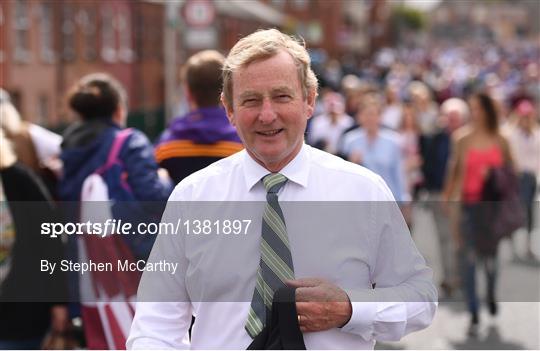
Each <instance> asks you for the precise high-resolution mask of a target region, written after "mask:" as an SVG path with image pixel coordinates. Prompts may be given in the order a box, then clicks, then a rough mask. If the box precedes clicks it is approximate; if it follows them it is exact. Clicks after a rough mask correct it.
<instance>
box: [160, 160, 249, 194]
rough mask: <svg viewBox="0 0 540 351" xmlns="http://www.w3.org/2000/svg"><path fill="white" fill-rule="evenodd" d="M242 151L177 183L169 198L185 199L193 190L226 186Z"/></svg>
mask: <svg viewBox="0 0 540 351" xmlns="http://www.w3.org/2000/svg"><path fill="white" fill-rule="evenodd" d="M243 153H244V151H240V152H237V153H235V154H233V155H231V156H228V157H225V158H222V159H221V160H218V161H216V162H214V163H212V164H210V165H208V166H207V167H205V168H203V169H201V170H198V171H196V172H194V173H192V174H190V175H189V176H187V177H186V178H184V179H183V180H182V181H181V182H180V183H178V184H177V185H176V187H175V189H174V191H173V194H172V195H171V198H174V199H178V198H179V197H182V198H183V199H186V198H185V195H187V194H192V190H193V189H195V188H199V189H204V188H210V189H211V188H212V187H214V186H220V184H227V181H228V179H229V178H231V177H234V176H235V175H237V174H236V172H237V171H238V170H239V166H240V164H241V160H242V158H243Z"/></svg>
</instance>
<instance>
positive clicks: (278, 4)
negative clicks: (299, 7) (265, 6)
mask: <svg viewBox="0 0 540 351" xmlns="http://www.w3.org/2000/svg"><path fill="white" fill-rule="evenodd" d="M272 5H273V6H274V7H275V8H277V9H279V10H283V8H285V0H272Z"/></svg>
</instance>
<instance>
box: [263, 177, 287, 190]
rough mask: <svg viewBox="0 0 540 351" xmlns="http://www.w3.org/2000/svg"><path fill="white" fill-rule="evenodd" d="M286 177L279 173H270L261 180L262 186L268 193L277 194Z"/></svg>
mask: <svg viewBox="0 0 540 351" xmlns="http://www.w3.org/2000/svg"><path fill="white" fill-rule="evenodd" d="M286 181H287V177H285V176H284V175H283V174H281V173H270V174H268V175H266V176H265V177H264V178H263V184H264V187H265V188H266V191H267V192H268V193H274V194H275V193H277V192H278V191H279V189H281V187H282V186H283V185H284V184H285V182H286Z"/></svg>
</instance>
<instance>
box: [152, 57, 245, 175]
mask: <svg viewBox="0 0 540 351" xmlns="http://www.w3.org/2000/svg"><path fill="white" fill-rule="evenodd" d="M223 61H224V57H223V55H221V54H220V53H219V52H217V51H214V50H205V51H201V52H199V53H197V54H195V55H193V56H191V57H190V58H189V59H188V61H187V63H186V66H185V67H184V70H183V80H184V83H185V91H186V95H187V100H188V102H189V107H190V112H189V113H187V114H186V115H184V116H180V117H177V118H175V119H173V120H172V121H171V123H170V124H169V126H168V128H167V129H166V130H165V131H164V132H163V133H162V135H161V136H160V138H159V140H158V142H157V145H156V149H155V154H156V159H157V161H158V163H159V165H160V166H161V167H163V168H165V169H166V170H167V171H168V172H169V175H170V176H171V178H172V179H173V181H174V182H175V183H179V182H180V181H181V180H182V179H184V178H185V177H187V176H188V175H190V174H191V173H193V172H195V171H198V170H199V169H202V168H204V167H206V166H208V165H210V164H211V163H213V162H215V161H217V160H219V159H221V158H223V157H227V156H229V155H232V154H234V153H236V152H237V151H240V150H242V149H243V146H242V142H241V141H240V139H239V138H238V135H237V134H236V129H235V128H234V127H233V126H232V125H231V124H230V123H229V120H228V119H227V115H226V114H225V109H224V108H223V107H222V106H221V105H220V94H221V87H222V82H223V79H222V77H221V70H222V67H223Z"/></svg>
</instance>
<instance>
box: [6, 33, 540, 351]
mask: <svg viewBox="0 0 540 351" xmlns="http://www.w3.org/2000/svg"><path fill="white" fill-rule="evenodd" d="M431 44H432V45H428V46H426V47H429V49H426V48H396V49H390V48H387V49H383V50H381V51H379V52H378V53H376V54H375V55H374V57H373V60H372V61H370V62H364V63H360V64H352V63H351V61H350V60H344V61H343V63H339V62H337V61H335V60H334V61H331V62H329V63H328V64H326V65H325V64H324V63H320V65H319V66H318V70H317V69H316V73H318V78H319V81H320V83H321V84H320V86H321V87H320V91H319V98H318V100H317V103H316V107H315V113H314V116H313V117H312V118H311V119H310V120H309V122H308V127H307V130H306V134H305V136H306V138H305V139H306V142H307V143H309V144H311V145H312V146H314V147H316V148H319V149H322V150H324V151H326V152H328V153H331V154H334V155H337V156H340V157H342V158H344V159H346V160H348V161H350V162H353V163H357V164H360V165H362V166H364V167H366V168H368V169H370V170H372V171H374V172H375V173H377V174H378V175H380V176H381V177H382V178H383V179H384V181H385V182H386V184H387V185H388V187H389V188H390V190H391V192H392V194H393V196H394V198H395V199H396V200H397V201H398V203H399V205H400V207H401V210H402V213H403V216H404V218H405V220H406V223H407V224H408V225H409V227H410V228H414V222H413V216H412V213H413V206H414V203H415V201H417V200H422V201H429V202H430V206H429V207H428V208H429V210H430V211H431V212H432V213H433V216H434V218H435V223H436V229H437V230H436V231H437V234H438V237H439V243H440V248H441V255H442V257H441V261H442V267H443V280H442V281H441V282H440V284H441V288H442V289H441V292H443V293H446V294H452V293H455V291H456V290H459V288H460V286H462V287H463V292H464V297H465V300H466V302H467V306H468V309H469V311H470V314H471V327H470V333H471V334H472V335H474V334H475V333H476V332H477V329H478V324H479V317H478V316H479V314H478V309H479V302H478V298H477V293H476V290H475V279H476V278H475V275H476V265H478V264H482V265H483V266H484V268H485V272H486V275H487V278H488V296H487V302H488V306H489V311H490V313H492V314H496V313H497V303H496V302H497V300H496V283H497V246H498V243H499V241H500V239H501V237H500V236H497V235H492V234H491V233H490V228H489V226H487V225H486V223H485V220H483V218H484V217H482V213H481V211H482V208H481V207H482V206H481V204H482V203H483V201H485V199H486V194H485V193H486V189H485V182H486V179H487V178H488V175H489V174H490V169H493V168H502V167H505V166H508V168H509V169H511V171H512V172H513V171H515V175H516V176H517V179H518V186H519V187H518V188H517V189H518V191H519V196H520V199H521V202H522V204H523V205H524V208H525V214H526V222H525V223H524V224H523V225H524V226H525V228H526V230H527V233H528V247H527V253H526V254H527V256H528V257H529V258H530V259H536V257H535V253H534V252H533V250H532V242H531V233H532V232H533V229H534V228H533V227H534V220H533V212H534V210H533V208H534V201H535V198H536V196H537V184H538V181H539V179H540V157H539V154H540V127H539V118H538V104H539V102H540V100H539V98H540V84H539V70H540V67H539V65H538V62H540V46H539V45H538V43H536V44H533V43H531V42H527V41H519V42H511V43H506V44H497V45H495V44H485V43H477V42H474V41H469V42H465V43H461V44H460V45H456V44H455V43H454V44H450V43H445V42H433V43H431ZM223 61H224V58H223V56H222V55H221V54H220V53H218V52H215V51H204V52H201V53H199V54H196V55H194V56H193V57H191V58H190V59H189V60H188V61H187V64H186V66H185V68H184V71H183V81H184V84H185V89H184V91H185V92H186V96H187V101H188V102H189V113H188V114H187V115H185V116H179V117H177V118H175V119H173V120H172V121H171V123H170V124H169V126H168V128H167V129H166V130H165V131H164V132H163V134H162V135H161V136H160V138H159V139H158V140H157V141H156V143H155V144H154V145H153V144H152V143H151V142H150V141H149V140H148V139H147V137H146V136H145V135H144V134H143V133H142V132H140V131H137V130H135V129H128V130H127V132H124V133H122V131H125V130H126V129H125V126H126V116H127V99H128V97H127V96H126V93H125V90H124V89H123V87H122V86H121V84H120V83H119V82H118V81H116V80H115V79H114V78H113V77H111V76H109V75H107V74H102V73H99V74H91V75H88V76H85V77H82V78H81V79H80V80H79V81H78V82H77V83H76V84H75V85H74V86H73V88H72V90H71V91H70V94H69V97H68V101H69V106H70V108H71V109H72V111H73V112H74V113H76V114H77V116H78V117H79V120H78V121H77V122H76V123H74V124H73V125H71V126H70V127H69V128H68V129H67V130H66V131H65V133H64V135H63V136H62V137H60V136H58V135H55V134H53V133H51V132H48V131H46V130H45V129H43V128H41V127H39V126H35V125H32V124H29V123H27V122H24V121H23V120H24V119H21V118H20V116H18V114H17V111H16V110H15V109H14V108H13V106H12V105H11V103H10V101H9V97H8V96H7V94H6V93H5V92H2V94H1V96H0V99H1V101H0V104H1V109H0V111H1V114H2V118H1V123H2V125H1V127H2V129H1V130H0V141H1V144H2V149H1V153H0V156H1V158H0V170H1V175H2V178H1V179H2V182H1V183H0V199H1V200H2V203H1V204H0V206H2V207H5V209H6V210H5V211H2V214H1V215H2V221H1V225H2V227H1V233H0V236H1V239H2V240H0V284H2V285H1V286H2V289H0V296H1V297H2V302H1V303H0V325H1V328H0V330H1V333H0V348H18V347H23V348H39V347H40V345H41V343H42V339H43V337H44V336H45V334H46V333H47V332H49V333H50V332H51V330H52V332H53V333H63V332H65V331H66V330H68V329H69V323H68V320H70V319H71V317H74V316H77V315H80V314H81V313H80V310H78V309H76V308H72V306H69V305H68V304H58V303H43V305H42V306H41V307H40V308H32V310H33V311H32V313H28V314H26V313H25V312H24V309H17V311H14V310H13V307H12V306H13V305H12V303H11V305H10V303H8V302H4V301H9V299H10V298H13V294H14V291H10V290H9V289H8V288H7V287H8V286H12V285H13V284H17V285H18V286H26V287H28V288H29V289H36V288H37V287H39V289H45V290H46V289H53V290H54V289H55V288H56V289H57V288H58V287H59V286H65V289H66V294H69V293H73V291H75V293H77V287H76V284H77V283H71V282H69V283H65V281H64V280H62V279H60V281H59V282H51V281H45V282H42V281H41V280H39V279H37V278H36V274H35V272H34V273H28V274H26V273H24V267H27V264H25V263H23V262H21V260H23V259H24V258H27V257H38V254H37V253H35V252H33V251H32V250H35V249H36V247H37V246H39V248H40V255H43V254H44V252H46V253H47V255H50V256H55V255H56V256H60V255H62V254H61V253H60V254H59V253H58V251H59V250H60V251H61V250H62V247H60V246H61V242H60V241H51V240H45V242H44V243H40V242H39V238H37V239H36V237H35V234H34V231H36V228H33V227H31V226H29V225H28V224H29V223H32V222H34V223H38V222H40V221H41V222H42V221H44V218H45V217H43V216H49V217H50V218H53V217H55V216H59V214H58V213H56V212H55V204H54V200H57V201H74V202H78V201H81V193H82V190H83V186H84V183H85V181H86V180H87V179H88V177H89V176H91V175H92V174H94V173H96V172H98V170H100V169H102V168H103V166H104V165H107V164H108V162H109V161H110V158H111V157H113V156H114V157H113V158H114V160H113V161H115V162H113V163H114V165H115V166H114V167H115V168H111V169H108V168H107V169H103V172H104V173H101V174H102V175H103V178H104V179H105V181H106V182H107V184H108V185H109V191H110V194H109V195H110V197H111V198H113V197H115V196H117V199H118V200H124V201H125V200H129V201H133V202H139V203H141V204H142V205H141V206H142V207H144V202H148V201H155V202H161V203H164V201H165V200H167V198H168V196H169V195H170V193H171V192H172V190H173V186H174V185H175V184H177V183H178V182H180V181H181V180H182V179H183V178H185V177H186V176H188V175H189V174H191V173H193V172H195V171H197V170H199V169H202V168H204V167H206V166H208V165H209V164H211V163H212V162H214V161H217V160H219V159H221V158H223V157H227V156H229V155H232V154H234V153H235V152H237V151H239V150H241V149H242V144H241V141H240V139H239V137H238V135H237V133H236V130H235V128H234V127H233V126H231V125H230V124H229V121H228V120H227V115H226V112H225V109H224V108H223V107H222V105H221V101H220V96H221V90H222V84H223V80H222V77H221V70H222V65H223ZM315 68H317V66H316V67H315ZM115 148H117V152H116V154H115V155H114V153H113V152H112V149H115ZM112 154H113V156H111V155H112ZM114 177H116V178H118V181H117V183H118V184H119V186H118V187H116V188H115V187H113V185H111V183H109V179H111V178H114ZM14 189H17V191H14ZM23 189H24V190H25V191H22V190H23ZM6 201H7V202H6ZM19 201H41V202H44V203H46V204H47V206H46V208H42V209H41V212H39V211H38V212H36V213H35V214H27V213H26V214H25V213H21V211H20V209H17V206H16V205H15V204H16V203H17V202H19ZM130 209H132V208H130ZM162 209H163V207H159V206H152V207H151V208H143V209H142V212H140V213H144V214H145V216H146V218H145V220H149V221H159V216H160V214H161V211H162ZM118 212H122V211H121V210H118ZM152 212H155V213H152ZM44 213H45V214H44ZM28 215H35V216H36V218H35V219H33V220H32V221H28ZM64 215H65V214H64ZM77 215H78V214H77V213H69V214H68V218H71V217H69V216H72V218H71V220H74V221H76V220H77V218H76V216H77ZM40 216H41V217H40ZM47 220H48V221H50V220H49V219H47ZM137 220H141V218H138V219H137ZM70 239H71V238H70ZM74 240H75V241H76V239H74ZM134 240H135V238H134ZM72 241H73V240H70V241H68V242H67V243H65V246H66V247H65V248H64V249H65V250H66V252H68V254H69V255H73V256H74V257H77V253H78V251H77V250H78V248H77V243H76V242H72ZM44 244H46V245H44ZM128 244H129V245H128V246H129V247H130V248H131V250H132V251H133V252H134V255H135V256H136V257H143V258H144V257H147V256H148V254H149V252H150V248H151V245H152V243H151V242H148V241H144V242H143V241H140V242H129V243H128ZM21 267H23V268H21ZM66 280H67V281H69V280H70V279H69V277H68V279H66ZM73 284H75V285H73ZM19 290H20V289H19ZM55 293H57V292H55ZM10 294H11V295H10ZM57 294H58V293H57ZM21 311H22V312H21ZM21 313H22V314H24V315H25V317H28V316H29V315H32V316H34V318H35V319H36V321H37V322H36V323H30V325H32V328H30V329H32V330H29V328H28V325H27V326H26V327H24V328H23V327H22V326H21V325H22V323H24V324H27V323H28V321H27V320H26V319H24V320H21V319H20V318H19V317H17V315H21ZM83 317H84V315H83ZM51 318H52V319H51ZM49 319H51V320H52V322H50V323H49ZM83 322H84V321H83ZM51 326H52V329H50V328H51ZM21 330H25V333H24V334H21V333H20V331H21ZM96 340H97V339H96V338H91V339H87V346H88V347H89V348H107V347H111V345H110V344H107V343H103V342H102V343H99V342H97V341H96ZM92 342H96V343H95V344H92Z"/></svg>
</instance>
